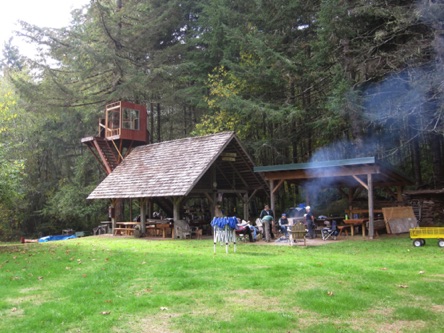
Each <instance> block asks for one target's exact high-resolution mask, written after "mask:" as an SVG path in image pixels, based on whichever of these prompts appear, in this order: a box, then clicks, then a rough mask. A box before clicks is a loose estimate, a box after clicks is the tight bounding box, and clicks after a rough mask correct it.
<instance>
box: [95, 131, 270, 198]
mask: <svg viewBox="0 0 444 333" xmlns="http://www.w3.org/2000/svg"><path fill="white" fill-rule="evenodd" d="M253 168H254V164H253V162H252V160H251V158H250V157H249V155H248V154H247V152H246V151H245V150H244V148H243V147H242V145H241V143H240V141H239V140H238V138H237V137H236V135H235V134H234V132H222V133H217V134H213V135H206V136H201V137H190V138H184V139H179V140H173V141H165V142H160V143H154V144H148V145H144V146H139V147H136V148H135V149H134V150H133V151H132V152H131V153H130V154H129V155H128V156H127V157H126V158H125V159H124V160H123V161H122V163H120V164H119V165H118V166H117V167H116V168H115V169H114V170H113V171H112V172H111V173H110V174H109V175H108V176H107V177H106V178H105V179H104V180H103V181H102V182H101V183H100V184H99V185H98V186H97V187H96V189H95V190H94V191H93V192H92V193H91V194H90V195H89V196H88V199H114V198H149V197H170V196H186V195H188V194H190V193H191V192H192V191H193V192H194V191H201V192H209V191H213V190H214V189H215V186H217V190H221V189H222V190H223V189H226V190H245V191H253V190H255V189H266V188H267V187H268V185H267V183H266V182H265V180H264V179H263V177H262V175H260V174H257V173H255V172H253ZM214 182H216V184H217V185H216V184H214V185H213V183H214Z"/></svg>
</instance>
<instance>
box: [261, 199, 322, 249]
mask: <svg viewBox="0 0 444 333" xmlns="http://www.w3.org/2000/svg"><path fill="white" fill-rule="evenodd" d="M305 212H306V213H305V214H304V218H305V225H306V226H307V230H308V238H311V239H312V238H315V236H316V234H315V230H316V224H315V218H314V215H313V213H312V212H311V207H310V206H306V207H305ZM259 218H260V220H261V222H262V226H263V231H264V237H265V241H266V242H270V241H271V239H274V234H273V222H274V220H275V219H274V213H273V210H271V209H270V206H268V205H265V206H264V209H263V210H262V211H261V214H260V215H259ZM278 226H279V230H280V231H281V232H282V233H283V234H284V235H285V237H288V227H289V226H290V223H289V220H288V218H287V214H286V213H282V215H281V217H280V218H279V220H278Z"/></svg>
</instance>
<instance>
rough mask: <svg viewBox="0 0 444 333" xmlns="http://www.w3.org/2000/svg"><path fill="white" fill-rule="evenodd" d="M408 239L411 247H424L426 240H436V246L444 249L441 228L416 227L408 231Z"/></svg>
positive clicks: (442, 230) (443, 230) (443, 229)
mask: <svg viewBox="0 0 444 333" xmlns="http://www.w3.org/2000/svg"><path fill="white" fill-rule="evenodd" d="M410 238H411V239H413V246H416V247H419V246H424V245H425V243H426V241H425V239H426V238H432V239H438V246H439V247H444V228H442V227H417V228H412V229H410Z"/></svg>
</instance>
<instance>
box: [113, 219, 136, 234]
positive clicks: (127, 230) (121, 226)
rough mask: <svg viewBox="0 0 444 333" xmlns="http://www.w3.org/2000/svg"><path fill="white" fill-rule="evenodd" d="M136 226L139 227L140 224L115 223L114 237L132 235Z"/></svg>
mask: <svg viewBox="0 0 444 333" xmlns="http://www.w3.org/2000/svg"><path fill="white" fill-rule="evenodd" d="M137 225H140V222H116V227H115V228H114V235H125V236H131V235H134V229H135V227H136V226H137Z"/></svg>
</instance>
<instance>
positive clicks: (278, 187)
mask: <svg viewBox="0 0 444 333" xmlns="http://www.w3.org/2000/svg"><path fill="white" fill-rule="evenodd" d="M283 183H284V180H283V179H281V180H279V183H277V185H276V186H275V188H274V189H273V194H274V193H276V191H277V190H279V189H280V188H281V186H282V184H283Z"/></svg>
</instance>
